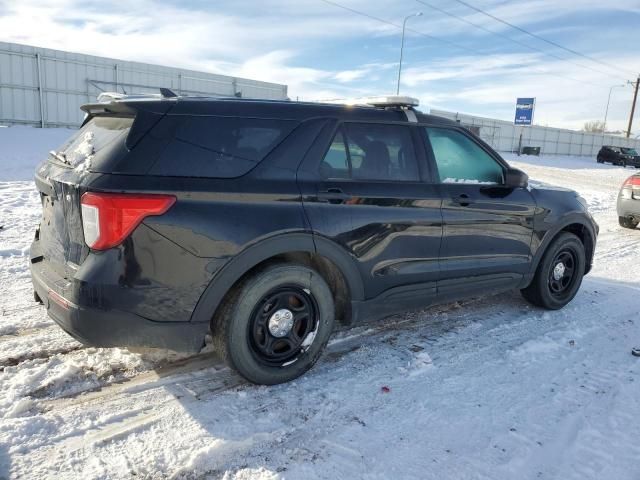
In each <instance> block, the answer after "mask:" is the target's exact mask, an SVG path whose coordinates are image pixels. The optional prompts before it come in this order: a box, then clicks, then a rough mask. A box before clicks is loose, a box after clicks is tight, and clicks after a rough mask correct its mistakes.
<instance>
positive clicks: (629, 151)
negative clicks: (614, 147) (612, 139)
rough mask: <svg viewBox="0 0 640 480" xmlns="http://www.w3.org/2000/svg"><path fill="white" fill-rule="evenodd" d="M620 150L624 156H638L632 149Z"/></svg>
mask: <svg viewBox="0 0 640 480" xmlns="http://www.w3.org/2000/svg"><path fill="white" fill-rule="evenodd" d="M620 150H622V153H624V154H625V155H638V152H636V150H635V149H634V148H624V147H623V148H621V149H620Z"/></svg>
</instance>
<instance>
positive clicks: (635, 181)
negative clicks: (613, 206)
mask: <svg viewBox="0 0 640 480" xmlns="http://www.w3.org/2000/svg"><path fill="white" fill-rule="evenodd" d="M617 207H618V208H617V210H618V220H619V222H620V226H622V227H624V228H636V227H637V226H638V224H639V223H640V175H632V176H631V177H629V178H627V180H626V181H625V182H624V184H623V185H622V188H621V189H620V193H619V194H618V205H617Z"/></svg>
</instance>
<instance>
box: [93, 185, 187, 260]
mask: <svg viewBox="0 0 640 480" xmlns="http://www.w3.org/2000/svg"><path fill="white" fill-rule="evenodd" d="M175 201H176V197H174V196H172V195H143V194H128V193H95V192H87V193H85V194H84V195H82V199H81V201H80V203H81V205H82V229H83V231H84V240H85V242H86V243H87V245H88V246H89V247H90V248H92V249H94V250H106V249H108V248H112V247H115V246H116V245H120V244H121V243H122V242H123V241H124V239H125V238H127V237H128V236H129V234H130V233H131V232H133V230H135V228H136V227H137V226H138V225H140V222H142V220H144V219H145V217H148V216H151V215H162V214H163V213H165V212H166V211H167V210H169V208H171V206H172V205H173V204H174V203H175Z"/></svg>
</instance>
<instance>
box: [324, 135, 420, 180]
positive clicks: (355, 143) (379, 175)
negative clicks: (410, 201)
mask: <svg viewBox="0 0 640 480" xmlns="http://www.w3.org/2000/svg"><path fill="white" fill-rule="evenodd" d="M320 173H321V175H322V176H323V177H324V178H351V179H354V180H372V181H376V180H377V181H389V180H395V181H419V179H420V174H419V172H418V163H417V160H416V154H415V150H414V148H413V140H412V138H411V131H410V130H409V128H408V127H405V126H402V125H384V124H366V123H347V124H344V125H343V126H342V127H340V129H339V130H338V131H337V133H336V135H335V136H334V138H333V142H332V143H331V146H330V147H329V150H328V151H327V153H326V154H325V157H324V159H323V161H322V163H321V166H320Z"/></svg>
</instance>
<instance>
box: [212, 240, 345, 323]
mask: <svg viewBox="0 0 640 480" xmlns="http://www.w3.org/2000/svg"><path fill="white" fill-rule="evenodd" d="M279 263H280V264H282V263H287V264H298V265H304V266H306V267H309V268H312V269H313V270H315V271H317V272H318V273H319V274H320V275H321V276H322V278H323V279H324V281H325V282H327V285H329V288H330V289H331V294H332V295H333V301H334V304H335V309H336V311H335V318H336V320H338V321H339V322H340V323H342V324H345V325H348V324H349V323H350V322H351V294H350V291H349V286H348V285H347V282H346V280H345V277H344V275H343V274H342V272H341V271H340V269H339V268H338V267H337V266H336V265H335V263H333V262H332V261H331V260H329V259H328V258H326V257H324V256H322V255H317V254H313V253H309V252H288V253H283V254H279V255H274V256H272V257H269V258H267V259H265V260H263V261H261V262H260V263H258V264H257V265H254V266H253V267H252V268H250V269H249V270H248V271H247V272H245V273H244V274H243V275H242V276H241V277H240V278H239V279H238V280H237V281H236V282H235V283H234V284H233V285H232V286H231V287H230V288H229V289H228V291H227V293H226V294H225V295H224V297H223V298H222V300H221V301H220V304H219V305H218V307H217V308H216V311H215V313H214V315H213V317H212V319H211V330H212V332H213V333H214V334H215V330H216V322H217V321H218V319H219V317H220V315H219V313H220V310H221V309H222V308H223V306H224V305H225V303H226V302H227V301H228V299H229V298H230V297H231V296H232V294H233V292H234V290H235V289H236V287H237V286H238V285H239V284H241V283H242V282H243V281H245V280H246V279H247V278H249V277H251V276H252V275H255V274H256V273H257V272H259V271H261V270H264V269H265V268H268V267H270V266H271V265H275V264H279Z"/></svg>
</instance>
